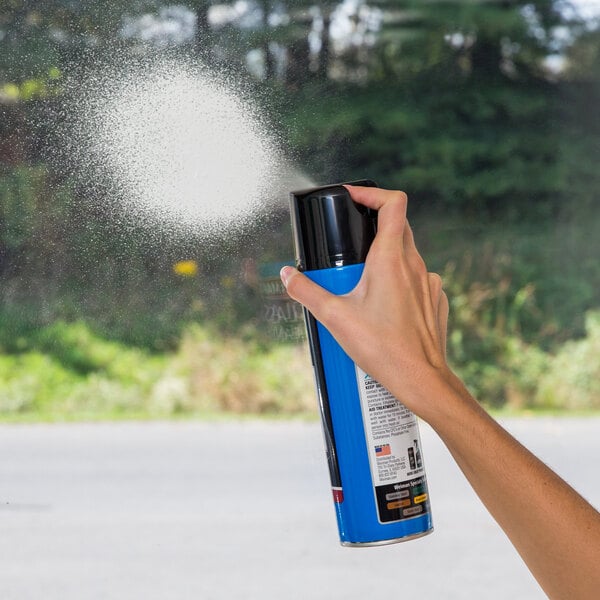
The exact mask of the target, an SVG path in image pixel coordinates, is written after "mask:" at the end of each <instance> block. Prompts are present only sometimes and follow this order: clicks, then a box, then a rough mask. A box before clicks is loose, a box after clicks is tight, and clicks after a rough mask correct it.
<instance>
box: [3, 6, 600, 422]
mask: <svg viewBox="0 0 600 600" xmlns="http://www.w3.org/2000/svg"><path fill="white" fill-rule="evenodd" d="M236 6H237V8H236V7H235V6H234V4H233V3H230V4H227V3H223V4H216V3H211V2H208V1H207V0H196V1H192V0H188V1H186V2H179V3H178V4H177V5H169V4H167V3H164V2H159V1H158V0H156V1H154V0H148V1H145V0H140V1H137V2H133V3H131V2H115V1H114V0H110V1H108V0H102V1H100V2H94V3H73V2H71V1H70V0H45V1H44V2H31V1H29V0H10V1H9V2H5V3H3V4H2V6H0V351H1V352H2V354H0V364H1V366H2V369H1V370H2V372H3V373H4V372H6V373H12V374H11V375H10V376H8V375H5V374H3V373H0V412H2V411H5V412H7V411H8V412H11V411H12V412H19V411H25V412H27V411H29V410H34V409H35V407H36V406H37V407H38V408H39V406H42V405H43V406H46V407H47V406H52V405H53V400H52V397H53V395H56V394H63V393H64V394H66V396H68V397H69V398H84V397H88V396H91V395H93V394H96V393H97V394H100V395H102V394H104V392H102V391H101V390H100V388H102V390H104V391H106V390H109V389H112V391H110V392H106V394H107V397H108V396H110V395H111V394H112V395H115V394H116V395H119V394H121V392H123V390H121V392H119V391H118V389H121V388H119V386H124V388H123V389H127V390H128V391H127V392H123V394H125V396H127V394H130V395H131V398H134V397H135V398H136V399H135V400H132V404H131V403H130V404H131V406H133V405H135V406H137V407H138V408H139V406H140V404H139V403H140V402H142V400H143V399H144V398H145V399H146V400H147V399H148V398H152V397H153V396H152V394H153V393H154V392H152V390H153V389H155V385H158V384H157V381H158V380H159V379H160V377H158V379H153V377H150V375H148V374H149V373H150V371H152V370H153V369H155V368H156V369H157V373H158V372H161V373H162V372H163V371H162V370H161V369H167V371H168V370H169V369H170V368H172V362H171V361H173V360H175V358H174V357H175V356H179V359H178V360H179V361H180V362H179V363H178V364H181V361H182V360H183V361H184V362H185V361H187V363H186V364H187V365H188V366H187V367H186V368H189V369H192V370H194V369H196V370H198V369H200V367H199V366H198V363H197V362H194V360H192V358H191V357H192V356H193V355H194V354H197V353H200V355H202V352H205V353H208V354H206V360H207V361H208V362H210V364H211V365H213V366H212V367H211V368H213V369H217V367H216V366H215V365H216V364H217V363H222V364H224V365H230V368H231V370H232V371H236V370H238V371H239V370H240V369H241V370H243V371H244V373H246V375H247V376H248V377H250V372H251V371H255V372H256V373H262V374H263V375H264V377H265V378H267V379H268V378H269V377H270V376H269V375H268V371H269V369H268V364H269V361H274V362H277V360H279V359H278V358H277V357H276V356H275V354H277V353H278V352H281V353H283V354H285V353H286V352H292V350H291V349H289V348H288V349H284V348H277V346H278V344H277V343H276V341H273V340H269V339H268V338H269V334H270V330H269V328H268V327H265V323H264V320H262V319H261V318H260V315H261V311H263V309H264V307H263V299H262V298H261V295H260V285H259V283H257V281H256V273H254V272H253V271H252V269H249V268H248V265H254V266H256V264H257V263H258V264H270V263H272V262H273V261H275V262H277V261H280V260H288V259H289V258H290V257H291V248H290V236H289V231H288V230H287V215H285V214H279V215H275V216H274V217H273V220H272V221H271V222H270V223H269V224H268V229H269V234H268V235H265V229H264V224H262V225H263V227H262V228H261V224H258V226H257V229H256V231H251V230H249V231H246V232H245V233H244V235H243V236H240V237H239V238H237V239H232V240H229V241H227V242H225V241H223V240H221V241H220V242H219V244H220V245H219V247H218V248H215V247H214V245H213V246H211V245H210V244H208V245H207V244H205V243H199V241H198V240H197V239H194V238H191V237H190V238H187V239H184V238H181V237H172V236H169V235H168V234H166V233H164V232H160V231H152V232H150V231H149V230H148V229H147V228H146V227H144V226H143V225H140V224H139V223H138V222H136V221H135V220H133V221H132V220H131V219H130V220H127V219H124V218H121V219H119V220H114V219H112V218H111V211H110V210H107V205H108V206H110V202H111V198H110V193H109V188H108V187H107V188H106V190H104V192H103V189H102V186H101V185H97V186H95V187H93V188H91V189H90V187H88V186H85V185H83V184H82V183H81V181H79V180H78V179H77V178H75V177H73V174H72V165H71V164H70V161H69V158H68V156H65V153H64V152H57V151H56V150H57V148H56V143H57V141H56V137H55V136H54V129H55V127H56V126H57V125H58V123H59V121H60V119H61V118H63V117H64V114H66V112H68V111H67V110H66V107H65V105H66V104H68V102H69V101H70V100H69V99H70V96H69V95H68V94H67V93H66V91H65V89H66V86H65V82H66V81H67V80H68V81H69V82H70V85H71V88H72V87H73V82H77V80H78V78H79V77H84V76H85V75H86V74H87V73H89V72H90V71H93V70H94V69H99V68H100V66H102V67H101V68H103V69H106V66H107V65H108V66H110V65H111V64H114V61H115V60H118V61H120V62H122V61H127V60H136V61H140V60H142V61H143V60H145V59H146V58H147V59H148V60H150V59H151V58H152V57H153V56H155V55H157V54H161V53H168V54H169V55H171V56H173V57H174V59H175V60H176V59H177V56H178V55H179V54H181V55H185V56H186V57H189V56H194V57H196V58H197V60H199V61H202V62H204V63H206V64H209V65H211V66H212V68H214V69H217V70H221V69H227V70H228V72H230V73H237V74H238V77H240V78H245V79H247V80H248V81H249V83H248V86H247V87H248V89H253V90H255V92H256V97H257V101H258V102H260V103H261V105H262V106H263V108H264V110H265V111H266V112H267V113H268V114H269V116H270V119H271V121H272V122H273V124H274V125H273V127H275V128H276V129H278V131H279V133H280V135H281V137H282V138H283V139H285V140H287V142H288V146H289V153H290V155H291V156H292V157H293V158H294V160H295V161H296V162H297V164H298V165H300V167H301V168H302V170H304V171H305V172H307V174H308V175H309V176H310V177H311V178H312V179H314V180H315V181H319V182H323V183H325V182H331V181H334V180H351V179H355V178H361V177H365V176H367V177H370V178H373V179H375V180H376V181H378V182H379V183H380V184H381V185H384V186H386V187H393V188H396V187H397V188H402V189H404V190H406V191H407V192H408V193H409V195H410V197H411V199H412V203H411V220H412V221H413V222H414V224H415V228H416V232H417V237H418V242H419V244H420V247H421V248H422V250H423V252H424V254H425V257H426V259H427V262H428V264H429V265H430V267H431V268H432V269H435V270H437V271H439V272H442V273H443V274H444V279H445V282H446V288H447V290H448V293H449V296H450V298H451V304H452V319H453V333H452V336H451V338H450V340H449V353H450V356H451V359H452V361H453V363H454V365H455V366H456V367H457V369H458V370H459V371H460V373H461V375H462V376H463V377H465V378H466V380H467V382H468V383H469V385H470V386H471V387H472V388H473V389H474V390H475V392H476V393H477V394H478V395H479V397H481V398H482V400H484V401H486V402H488V403H492V404H494V405H497V406H501V405H503V404H505V403H506V402H508V403H509V404H511V405H514V406H548V407H558V406H568V407H577V408H583V407H586V406H588V407H593V406H595V407H598V405H600V396H599V392H598V389H597V386H595V384H594V383H593V380H594V376H595V375H594V374H595V373H597V372H598V358H597V357H598V353H594V348H595V347H596V346H597V339H596V338H597V337H598V331H597V329H598V327H597V313H594V312H593V310H594V309H598V307H599V306H600V291H599V290H600V261H599V260H598V258H599V257H600V219H599V216H600V205H599V203H598V194H599V190H600V169H598V166H597V165H598V164H599V162H600V119H599V118H598V106H599V105H600V27H599V26H598V23H597V22H594V21H590V20H587V21H586V20H584V19H581V18H579V17H578V16H577V13H576V11H575V10H574V9H573V8H572V7H570V5H569V4H568V3H566V2H562V1H559V0H532V1H528V2H526V1H523V0H513V1H510V2H506V1H504V0H502V1H501V0H486V1H483V0H482V1H467V0H450V1H448V0H446V1H440V2H438V1H431V2H422V1H416V0H374V1H373V2H366V3H362V2H357V3H350V2H345V3H339V2H329V1H328V2H321V3H319V4H313V3H311V2H305V1H304V0H287V2H282V3H271V2H268V1H267V0H261V1H258V2H254V3H247V10H246V12H243V13H242V12H240V5H236ZM340 32H341V33H340ZM344 32H345V33H344ZM186 261H187V263H186ZM186 264H187V265H192V267H189V268H187V267H186V266H185V265H186ZM178 265H179V266H178ZM186 269H187V270H186ZM586 315H587V316H586ZM82 321H85V323H86V324H85V325H84V324H82ZM69 323H70V324H71V325H69ZM191 324H196V325H197V324H202V327H208V328H209V330H210V331H211V332H213V333H211V334H210V340H212V342H211V343H212V344H213V345H214V347H215V348H216V347H217V341H216V340H217V339H218V336H216V335H215V334H214V331H215V329H216V330H218V331H220V332H223V333H224V334H227V335H228V336H234V337H229V338H227V339H229V340H230V341H229V342H228V343H229V347H230V348H231V352H230V356H234V357H237V358H235V360H234V359H231V360H232V361H233V362H231V361H230V362H227V360H225V358H223V356H224V354H223V353H221V354H219V355H218V356H219V358H218V359H214V358H210V356H212V355H210V352H211V351H209V350H207V348H208V346H207V345H206V343H205V342H202V343H200V342H198V340H199V339H204V338H203V336H206V335H207V334H205V333H199V331H200V330H196V334H193V335H192V334H189V333H187V334H186V333H185V332H186V331H188V330H189V328H190V325H191ZM248 324H250V325H251V331H252V332H253V333H252V335H251V336H250V337H252V339H253V340H254V341H252V342H249V341H248V339H247V338H248V334H245V335H246V341H244V340H243V339H241V338H242V337H243V336H242V334H241V333H240V332H241V331H246V329H245V328H246V327H248ZM201 331H204V329H202V330H201ZM92 332H93V333H92ZM236 333H237V340H238V341H233V339H234V338H235V337H236ZM190 335H192V337H193V336H194V335H195V336H196V338H194V339H196V342H194V343H192V342H190V339H191V338H190ZM579 338H581V339H579ZM207 339H208V338H207ZM573 339H575V341H570V340H573ZM108 340H111V341H108ZM236 344H237V345H236ZM86 348H88V349H89V348H92V350H89V351H88V350H86ZM165 352H169V353H171V354H169V356H168V357H167V356H164V355H160V356H159V355H156V356H153V354H152V353H155V354H156V353H163V354H164V353H165ZM274 353H275V354H274ZM245 354H252V355H256V356H255V358H251V357H249V358H247V360H246V359H242V356H243V355H245ZM182 356H185V357H186V358H185V359H183V358H181V357H182ZM286 356H287V355H286ZM99 357H100V358H99ZM288 358H289V357H288ZM98 360H100V362H98ZM244 360H246V362H244ZM253 360H255V362H254V363H253V362H252V361H253ZM290 360H292V359H290ZM293 360H296V359H295V358H294V359H293ZM90 361H91V362H90ZM153 361H157V362H156V363H155V362H153ZM161 361H162V362H161ZM236 361H237V362H236ZM136 362H137V363H139V365H140V367H139V374H138V375H139V377H138V379H136V377H137V376H136V377H134V376H133V375H132V371H135V370H136V369H135V367H134V366H133V365H134V363H136ZM292 362H293V361H292ZM100 363H102V364H101V365H100ZM113 363H114V364H113ZM121 363H122V365H124V366H123V368H122V370H121V371H119V369H121V367H120V366H119V364H121ZM294 364H295V363H294ZM99 365H100V366H99ZM127 365H131V366H130V367H127ZM144 365H147V366H144ZM165 365H171V366H165ZM190 365H191V366H190ZM240 365H243V366H240ZM217 371H218V369H217ZM31 372H39V373H45V375H41V374H40V378H39V379H38V380H34V379H31V378H27V377H26V373H31ZM98 372H101V374H100V375H98ZM144 373H145V374H146V375H148V378H146V379H144V378H145V377H146V375H145V374H144ZM563 374H564V377H563ZM44 377H47V379H44ZM90 377H91V379H90ZM131 377H133V379H131ZM190 378H191V379H190V380H189V381H188V380H186V381H187V383H186V384H185V386H184V387H185V390H186V391H185V393H184V392H181V393H180V392H177V393H175V392H173V394H174V396H173V397H175V396H176V397H177V398H180V400H177V401H176V402H175V401H174V402H175V404H176V405H177V406H181V407H183V409H182V410H185V407H186V406H192V405H194V407H195V408H193V410H196V409H197V408H198V406H200V405H202V402H200V403H199V404H198V405H197V406H196V405H195V404H194V402H192V401H191V400H190V398H192V397H193V395H194V392H193V391H192V392H190V389H192V388H193V385H192V384H191V383H190V381H192V380H193V376H192V375H190ZM134 379H135V381H134ZM217 379H218V378H217ZM67 380H68V381H70V382H71V383H70V384H68V385H67V383H65V382H66V381H67ZM100 380H102V381H105V380H106V381H110V382H112V383H110V384H108V383H107V384H106V386H105V384H104V383H102V384H100V383H98V381H100ZM36 381H37V382H36ZM44 381H46V383H43V382H44ZM90 381H93V382H95V383H93V385H95V386H96V388H94V389H95V390H96V392H92V391H90V390H91V389H92V388H91V387H89V386H90V385H92V384H91V383H90ZM218 381H220V383H219V384H218V385H220V386H222V387H223V389H225V388H227V386H228V385H229V383H228V382H230V381H233V379H231V377H228V376H227V375H226V374H222V377H221V379H218ZM254 381H255V384H253V385H254V387H255V388H256V389H257V390H259V391H256V393H255V394H254V396H255V397H256V398H259V400H256V399H255V400H248V406H249V407H250V408H252V407H254V409H255V410H258V411H264V410H271V409H272V410H275V411H280V410H283V409H282V407H281V406H279V405H278V404H277V402H275V401H274V400H273V396H272V395H269V394H270V392H265V389H264V388H262V387H261V385H259V383H257V382H256V381H257V380H256V379H254ZM40 382H42V383H40ZM115 382H118V383H115ZM63 384H64V385H65V386H66V387H64V388H61V386H63ZM112 385H114V386H116V387H114V388H111V386H112ZM165 385H166V384H165ZM274 385H275V388H271V389H281V387H278V386H280V383H276V384H274ZM281 385H283V384H281ZM28 386H29V387H28ZM32 386H33V387H32ZM69 386H71V387H69ZM102 386H105V387H102ZM186 386H187V387H186ZM190 386H192V387H191V388H190ZM234 387H235V386H234ZM268 387H269V386H267V388H268ZM67 388H69V389H71V391H70V392H68V393H67V392H65V390H66V389H67ZM75 389H77V390H79V391H77V392H74V391H73V390H75ZM215 389H216V388H215ZM232 389H233V388H232ZM235 389H237V388H235ZM569 389H573V390H575V391H574V392H573V395H572V397H571V395H570V393H569V391H568V390H569ZM7 390H8V391H7ZM27 390H30V391H27ZM31 390H33V391H31ZM36 390H37V391H36ZM53 390H54V391H53ZM60 390H63V391H62V392H61V391H60ZM82 390H83V391H82ZM260 390H262V391H260ZM180 391H181V390H180ZM169 393H170V392H169ZM223 393H224V394H225V395H226V396H227V398H230V397H231V394H230V395H228V392H223ZM28 394H29V395H28ZM31 394H33V396H32V395H31ZM36 394H37V395H36ZM177 394H179V396H178V395H177ZM190 394H191V396H190ZM261 394H262V396H261ZM265 394H266V395H265ZM300 396H301V395H298V394H296V393H295V395H294V398H296V400H294V401H293V402H292V404H293V406H294V407H295V408H293V409H292V410H293V411H295V410H299V409H298V407H299V406H304V405H303V400H298V399H297V398H300ZM2 397H3V398H4V400H2ZM261 397H268V398H269V399H268V400H265V401H264V402H263V401H262V400H260V398H261ZM27 398H38V399H37V400H27ZM181 398H183V399H181ZM186 398H187V400H186ZM82 401H83V400H82ZM148 401H149V402H150V400H148ZM77 402H79V401H77ZM190 402H191V404H190ZM228 402H230V403H231V402H233V401H232V400H227V401H223V402H221V403H220V404H219V402H216V404H214V406H216V405H219V406H221V407H222V408H232V406H230V405H229V404H227V403H228ZM73 403H76V401H75V400H73ZM73 403H72V404H73ZM142 403H143V402H142ZM177 403H179V404H177ZM253 403H254V404H253ZM233 404H235V402H233ZM174 406H175V405H174ZM265 406H266V407H267V408H265ZM257 407H258V408H257ZM269 407H270V408H269ZM233 408H235V409H236V410H240V407H239V406H235V407H233ZM241 408H242V409H243V407H241ZM57 410H58V409H57ZM111 410H112V409H111ZM115 410H116V409H115ZM136 410H137V409H136ZM177 410H179V409H173V410H172V411H171V412H177ZM109 412H110V411H109ZM117 412H118V410H117ZM130 412H131V411H130ZM133 412H135V411H133ZM159 412H160V411H159ZM167 412H169V411H167Z"/></svg>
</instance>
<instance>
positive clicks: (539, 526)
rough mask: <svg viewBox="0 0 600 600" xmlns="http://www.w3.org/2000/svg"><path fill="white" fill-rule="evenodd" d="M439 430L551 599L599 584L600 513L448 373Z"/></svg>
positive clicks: (589, 591)
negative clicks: (488, 412)
mask: <svg viewBox="0 0 600 600" xmlns="http://www.w3.org/2000/svg"><path fill="white" fill-rule="evenodd" d="M431 393H435V394H437V395H438V402H436V404H435V410H433V411H430V412H429V413H428V414H427V415H424V417H425V418H426V420H428V421H429V423H430V425H431V426H432V427H433V428H434V429H435V430H436V431H437V433H438V434H439V435H440V437H441V438H442V440H443V441H444V443H445V444H446V446H447V447H448V449H449V450H450V452H451V454H452V455H453V456H454V458H455V460H456V462H457V463H458V465H459V466H460V468H461V470H462V471H463V472H464V474H465V476H466V477H467V479H468V480H469V482H470V483H471V485H472V487H473V489H474V490H475V492H476V493H477V494H478V496H479V497H480V498H481V500H482V501H483V503H484V504H485V505H486V507H487V509H488V510H489V511H490V513H491V514H492V516H493V517H494V518H495V519H496V521H497V522H498V524H499V525H500V526H501V527H502V529H503V530H504V532H505V533H506V534H507V536H508V537H509V539H510V540H511V542H512V543H513V545H514V546H515V548H516V549H517V551H518V552H519V554H520V555H521V557H522V558H523V560H524V561H525V563H526V564H527V566H528V567H529V569H530V570H531V572H532V573H533V575H534V577H536V579H537V580H538V582H539V583H540V585H541V586H542V588H543V589H544V591H545V592H546V593H547V594H548V596H549V597H550V598H553V599H568V600H579V599H581V600H588V599H590V600H591V599H593V598H596V597H598V590H599V589H600V569H599V568H598V565H599V564H600V514H599V513H598V512H597V511H596V510H595V509H594V508H593V507H592V506H591V505H590V504H588V503H587V502H586V501H585V500H584V499H583V498H582V497H581V496H580V495H579V494H577V492H575V491H574V490H573V489H572V488H571V487H570V486H569V485H567V484H566V483H565V482H564V481H563V480H562V479H561V478H560V477H558V476H557V475H556V474H555V473H554V472H553V471H552V470H551V469H549V468H548V467H547V466H546V465H544V464H543V463H542V462H541V461H540V460H539V459H538V458H536V457H535V456H534V455H533V454H532V453H531V452H529V451H528V450H527V449H526V448H525V447H523V446H522V445H521V444H520V443H519V442H517V441H516V440H515V439H514V438H513V437H512V436H511V435H510V434H509V433H508V432H506V431H505V430H504V429H503V428H502V427H501V426H500V425H499V424H498V423H496V421H494V420H493V419H492V418H491V417H490V416H489V415H488V414H487V413H486V412H485V411H484V410H483V409H482V408H481V407H480V406H479V404H478V403H477V402H476V401H475V400H474V399H473V398H472V397H471V396H470V395H469V393H468V392H467V391H466V389H465V388H464V386H463V385H462V383H461V382H460V381H459V380H458V379H457V378H456V377H454V376H453V375H452V374H450V373H446V374H444V376H443V377H438V378H436V381H435V382H434V385H433V386H432V389H431Z"/></svg>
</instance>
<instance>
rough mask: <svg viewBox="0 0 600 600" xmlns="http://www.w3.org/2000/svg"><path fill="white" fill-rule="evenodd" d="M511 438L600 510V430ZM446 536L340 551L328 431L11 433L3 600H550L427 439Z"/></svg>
mask: <svg viewBox="0 0 600 600" xmlns="http://www.w3.org/2000/svg"><path fill="white" fill-rule="evenodd" d="M504 423H505V425H506V426H507V427H508V428H509V429H510V430H511V431H512V432H513V433H514V434H515V435H516V436H517V437H518V438H519V439H520V440H522V441H523V442H525V444H526V445H528V446H529V447H530V448H531V449H533V450H534V451H535V452H537V453H538V454H539V455H540V456H541V457H542V458H543V459H544V460H545V461H546V462H547V463H549V464H550V465H551V466H552V467H554V468H555V469H556V470H557V471H558V472H559V473H560V474H561V475H562V476H563V477H565V478H566V479H567V480H569V481H570V482H571V483H572V484H573V485H574V486H575V487H576V488H578V489H579V490H580V491H581V492H583V493H584V495H586V496H587V497H588V498H589V499H590V500H591V501H592V502H593V503H595V504H596V506H598V505H600V478H599V477H598V466H597V465H598V459H599V458H600V435H598V432H600V418H588V419H583V418H581V419H580V418H569V419H554V418H536V419H533V418H532V419H515V420H508V421H505V422H504ZM422 446H423V452H424V457H425V462H426V466H427V473H428V477H429V484H430V491H431V497H432V509H433V516H434V521H435V526H436V530H435V532H434V533H433V534H432V535H430V536H428V537H425V538H422V539H419V540H415V541H412V542H408V543H405V544H396V545H392V546H386V547H381V548H359V549H355V548H342V547H340V546H339V545H338V542H337V533H336V529H335V523H334V513H333V508H332V505H331V503H330V492H329V484H328V479H327V471H326V467H325V459H324V455H323V444H322V439H321V431H320V426H319V425H318V424H317V423H301V422H264V421H248V422H211V423H150V424H101V425H15V426H1V427H0V598H1V599H2V600H30V599H32V600H88V599H89V600H95V599H134V600H135V599H140V600H142V599H143V600H155V599H156V600H158V599H161V600H162V599H168V600H187V599H215V600H217V599H218V600H221V599H223V600H225V599H227V600H237V599H265V600H270V599H273V600H275V599H277V600H282V599H285V600H294V599H303V600H304V599H307V600H321V599H322V600H325V599H327V600H335V599H344V600H355V599H359V598H360V599H363V598H369V599H371V598H377V599H384V598H394V599H396V598H401V599H407V598H410V599H420V600H429V599H441V600H446V599H449V600H452V599H469V600H471V599H473V598H476V599H485V600H495V599H498V600H506V599H507V598H516V599H519V600H521V599H527V600H528V599H532V600H534V599H543V598H544V595H543V594H542V593H541V592H540V591H539V590H538V589H537V587H536V584H535V582H534V580H533V579H532V577H531V576H530V575H529V573H528V571H527V570H526V569H525V567H524V566H523V565H522V563H521V561H520V559H519V558H518V556H517V555H516V553H515V552H514V550H513V549H512V547H511V546H510V544H509V543H508V542H507V541H506V539H505V537H504V535H503V534H502V533H501V532H500V531H499V530H498V528H497V526H496V525H495V523H494V522H493V521H492V520H491V518H490V517H489V516H488V515H487V513H486V512H485V510H484V509H483V508H482V507H481V506H480V504H479V502H478V500H477V499H476V497H475V496H474V494H473V492H472V491H471V489H470V488H469V486H468V484H466V483H465V480H464V478H463V476H462V475H461V473H460V472H459V471H458V469H457V468H456V466H455V465H454V463H453V462H452V459H451V458H450V457H449V455H448V453H447V451H446V450H445V448H444V446H443V445H442V444H441V442H440V441H439V440H438V438H437V436H436V435H435V434H434V433H433V432H432V431H431V429H429V427H427V426H425V425H422Z"/></svg>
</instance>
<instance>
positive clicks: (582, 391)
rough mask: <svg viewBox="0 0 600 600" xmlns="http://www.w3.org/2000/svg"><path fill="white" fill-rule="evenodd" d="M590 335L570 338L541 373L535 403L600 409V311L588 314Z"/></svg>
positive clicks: (587, 329) (546, 405)
mask: <svg viewBox="0 0 600 600" xmlns="http://www.w3.org/2000/svg"><path fill="white" fill-rule="evenodd" d="M585 322H586V337H585V338H583V339H580V340H573V341H569V342H566V343H565V344H564V345H563V346H562V347H561V348H560V350H559V351H558V352H557V353H556V354H555V355H554V356H552V357H551V359H550V361H549V365H548V369H547V370H546V372H545V374H544V375H543V376H542V377H541V379H540V381H539V385H538V388H537V394H536V396H535V406H536V407H543V408H561V409H569V410H578V409H600V311H593V312H589V313H588V314H587V315H586V321H585Z"/></svg>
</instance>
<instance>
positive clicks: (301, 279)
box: [280, 267, 337, 325]
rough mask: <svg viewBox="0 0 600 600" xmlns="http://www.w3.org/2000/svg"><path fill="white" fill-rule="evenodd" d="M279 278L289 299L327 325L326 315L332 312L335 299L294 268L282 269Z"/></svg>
mask: <svg viewBox="0 0 600 600" xmlns="http://www.w3.org/2000/svg"><path fill="white" fill-rule="evenodd" d="M280 277H281V281H282V282H283V285H284V286H285V289H286V290H287V293H288V295H289V296H290V298H292V299H293V300H296V301H297V302H300V304H302V305H303V306H305V307H306V308H307V309H308V310H309V311H310V312H311V313H312V314H313V315H314V317H315V318H316V319H317V320H318V321H321V323H323V324H324V325H327V322H328V321H329V319H328V314H330V313H331V312H332V311H331V305H332V303H334V302H335V300H336V298H337V297H336V296H335V295H334V294H331V293H330V292H328V291H327V290H325V289H323V288H322V287H321V286H320V285H317V284H316V283H315V282H314V281H311V280H310V279H309V278H308V277H306V275H303V274H302V273H300V272H299V271H298V270H297V269H294V267H283V269H281V272H280Z"/></svg>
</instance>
